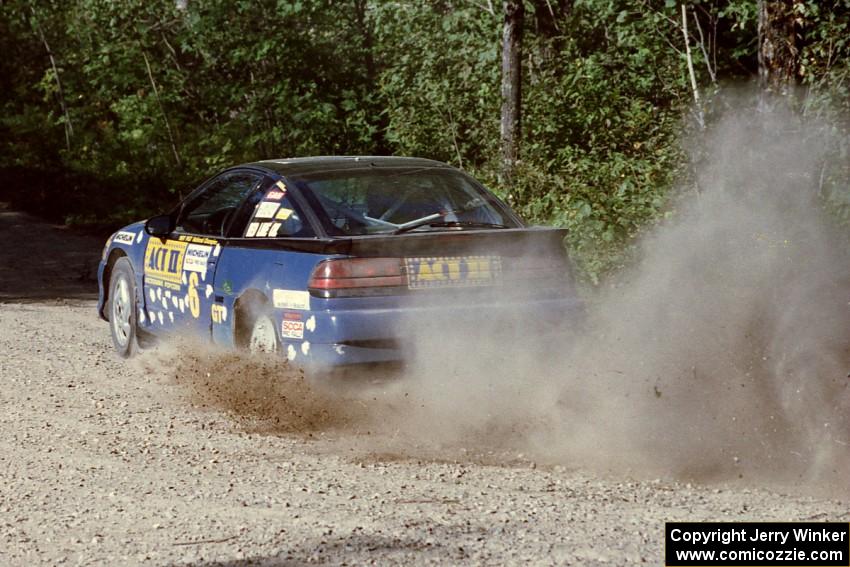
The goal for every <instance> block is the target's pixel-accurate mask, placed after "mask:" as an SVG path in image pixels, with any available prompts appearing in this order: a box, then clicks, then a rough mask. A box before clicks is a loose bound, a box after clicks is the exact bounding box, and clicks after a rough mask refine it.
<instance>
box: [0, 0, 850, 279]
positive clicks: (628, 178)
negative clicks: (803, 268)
mask: <svg viewBox="0 0 850 567" xmlns="http://www.w3.org/2000/svg"><path fill="white" fill-rule="evenodd" d="M509 25H511V26H513V28H512V30H513V31H512V32H511V33H512V35H510V42H512V43H511V47H512V48H513V49H514V51H513V57H514V58H513V59H512V61H513V62H514V66H513V67H504V66H503V56H504V55H505V54H504V53H503V47H504V44H503V37H505V38H508V37H509V34H508V31H506V30H507V28H508V26H509ZM848 25H850V0H831V1H828V2H814V1H802V0H783V1H767V0H728V1H727V0H690V1H688V2H684V3H681V2H677V1H673V0H666V1H664V0H628V1H627V0H527V1H525V2H522V1H519V0H509V1H506V2H495V1H492V0H441V1H434V2H430V1H428V2H425V1H421V2H390V1H382V0H347V1H341V2H331V1H328V0H324V1H321V0H301V1H282V0H281V1H274V0H228V1H225V0H205V1H203V2H201V1H197V0H176V1H175V0H122V1H120V2H110V1H104V0H5V1H3V2H0V52H2V53H3V54H4V57H3V58H2V59H0V68H1V69H2V70H0V81H2V84H0V104H2V112H0V148H2V150H1V151H0V198H3V199H5V200H9V201H12V202H13V203H14V204H15V205H16V206H18V207H21V208H25V209H28V210H33V211H37V212H39V213H41V214H42V215H44V216H47V217H49V218H52V219H55V220H61V221H63V222H66V223H69V224H76V225H88V226H100V227H108V226H116V225H120V224H121V223H122V222H124V221H125V220H129V219H135V218H139V217H143V216H145V215H148V214H150V213H151V212H154V211H155V210H156V209H159V208H162V204H163V203H166V202H168V203H170V202H176V201H177V199H178V198H179V197H180V196H181V195H184V194H185V193H186V192H187V191H188V190H190V189H191V188H192V187H193V186H194V185H196V184H197V183H198V182H199V181H200V180H202V179H204V178H206V177H208V176H209V175H211V174H213V173H215V172H216V171H217V170H219V169H221V168H223V167H226V166H229V165H232V164H236V163H240V162H246V161H254V160H257V159H264V158H273V157H286V156H302V155H317V154H398V155H415V156H422V157H429V158H434V159H438V160H443V161H447V162H449V163H452V164H453V165H456V166H459V167H462V168H464V169H466V170H467V171H469V172H471V173H472V174H473V175H475V176H477V177H479V178H480V179H482V180H483V181H485V183H487V184H488V185H489V186H490V187H491V188H493V189H494V190H496V191H497V193H499V194H501V195H502V196H503V197H505V198H506V199H508V200H509V202H510V203H511V204H512V205H513V206H514V207H516V208H517V209H518V210H519V211H520V212H521V213H522V214H523V215H524V216H525V217H526V218H527V219H528V220H529V221H531V222H534V223H552V224H556V225H559V226H564V227H567V228H569V229H571V236H570V238H569V242H568V245H569V246H570V248H571V252H572V254H573V257H574V259H575V260H576V262H577V265H578V266H579V270H580V273H581V275H582V276H583V278H584V279H585V280H586V281H588V282H592V283H596V282H598V281H600V279H601V278H604V276H605V274H607V273H610V272H611V271H612V270H614V269H616V268H617V267H619V266H621V265H622V264H623V263H624V262H625V261H626V258H627V256H628V250H629V245H630V243H632V242H634V239H635V237H636V236H637V235H639V233H640V232H641V231H642V230H645V229H646V228H647V227H649V226H652V224H653V223H655V222H658V221H659V220H660V219H662V218H663V217H664V215H665V214H673V212H672V210H671V209H670V207H669V203H670V196H671V193H672V190H673V188H674V186H676V187H680V186H687V185H688V180H689V179H690V178H691V175H690V172H691V171H692V170H693V167H694V163H693V160H694V159H698V156H699V150H698V147H699V141H700V132H701V131H702V130H703V129H704V128H705V127H707V126H708V127H710V125H711V123H712V120H713V119H714V118H715V116H717V115H718V114H719V113H720V112H722V110H723V108H722V107H723V104H726V102H725V101H726V100H727V99H726V98H725V97H724V92H726V91H728V90H730V89H731V88H733V85H739V84H741V83H749V84H757V85H758V88H759V89H760V90H761V91H762V92H766V93H770V96H773V97H782V98H783V99H785V100H786V103H787V104H792V105H794V106H795V107H796V108H797V109H798V110H799V111H801V112H803V113H805V114H807V115H810V116H814V117H818V118H821V119H825V120H828V121H830V123H832V124H833V125H834V127H835V129H836V130H838V131H839V133H840V134H841V135H840V136H838V137H837V138H836V139H838V140H844V142H840V141H839V142H838V143H837V145H836V147H835V148H834V155H835V160H833V161H832V162H830V163H825V164H823V167H822V169H821V171H819V172H815V174H814V177H813V178H814V179H816V181H817V183H818V184H819V185H818V190H819V194H820V195H822V196H823V198H824V200H825V202H826V203H827V204H828V205H829V207H830V209H831V210H832V211H833V212H834V213H835V214H836V217H837V218H839V219H840V220H842V221H845V222H846V221H847V220H848V218H850V193H848V191H847V179H848V160H847V152H848V143H847V140H848V137H847V135H846V129H845V128H846V127H845V122H844V120H845V117H846V116H847V113H848V111H850V96H848V95H850V92H848V91H849V90H850V80H848V79H849V77H848V74H850V63H848V59H847V55H848V50H850V45H849V44H848V42H850V33H848ZM508 71H510V72H512V73H513V76H515V77H517V81H518V82H517V83H516V85H515V86H518V87H519V90H518V91H517V90H516V89H515V90H514V91H512V92H513V95H512V96H514V98H512V99H510V100H508V102H507V103H506V98H505V95H504V88H505V84H506V83H505V77H506V73H507V74H508V75H509V74H510V73H508ZM511 101H513V102H515V103H516V104H515V105H514V107H511ZM506 105H507V106H506ZM755 106H756V105H755V104H754V108H755ZM506 107H507V108H508V110H512V111H514V112H515V113H516V117H517V118H516V120H515V121H508V123H507V125H506V122H505V110H506ZM706 125H707V126H706ZM505 128H508V133H509V134H510V133H514V134H516V136H515V137H514V138H513V140H509V142H510V143H512V144H514V145H515V146H514V147H513V148H508V154H506V153H505V152H506V148H505V143H506V141H505V133H506V131H505ZM788 135H793V133H789V134H788ZM683 140H687V141H688V143H687V146H688V150H689V151H685V144H684V143H683ZM511 151H512V152H513V154H511V153H510V152H511ZM506 155H508V156H510V155H513V158H515V159H510V160H508V161H509V162H510V163H508V167H506ZM695 156H697V157H695Z"/></svg>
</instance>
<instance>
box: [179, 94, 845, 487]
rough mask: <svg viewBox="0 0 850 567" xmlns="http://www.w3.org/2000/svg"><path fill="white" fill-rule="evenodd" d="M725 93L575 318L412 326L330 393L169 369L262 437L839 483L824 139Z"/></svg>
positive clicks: (200, 362) (249, 374)
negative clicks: (629, 260) (362, 376)
mask: <svg viewBox="0 0 850 567" xmlns="http://www.w3.org/2000/svg"><path fill="white" fill-rule="evenodd" d="M736 106H737V107H738V110H736V111H728V112H727V113H726V115H725V116H724V117H721V118H719V119H718V120H716V121H715V123H714V125H713V126H710V127H709V128H708V129H707V130H706V131H703V132H700V133H698V137H699V139H698V140H697V141H696V142H695V143H693V144H691V146H692V148H693V157H692V164H694V168H695V171H696V174H695V175H694V176H693V177H692V178H689V180H688V181H687V182H683V183H682V187H681V189H680V190H679V191H678V192H677V194H676V195H675V196H674V198H673V199H672V204H671V209H670V214H669V215H668V217H667V218H666V220H665V221H664V222H663V223H662V224H661V225H659V226H658V227H657V229H655V230H654V231H653V232H652V233H651V234H649V235H647V236H646V237H644V238H643V239H642V240H641V242H640V243H639V244H638V245H637V249H638V250H637V253H636V261H635V263H634V266H633V267H632V268H630V269H627V270H625V271H624V272H623V273H622V274H620V275H619V276H617V277H616V279H615V281H613V282H609V283H608V284H606V286H604V287H603V288H602V289H601V290H598V291H596V292H594V293H593V294H592V296H591V297H588V298H586V299H587V317H586V320H585V321H584V322H583V323H582V324H581V327H580V329H578V332H577V329H576V328H574V324H575V322H572V321H568V322H566V323H565V328H564V329H562V330H561V331H562V332H554V333H553V332H546V333H542V332H541V331H540V330H539V329H538V328H537V327H536V326H535V322H534V321H531V320H528V318H527V317H523V315H522V314H520V313H517V314H516V317H515V318H514V320H513V321H511V322H510V323H508V324H505V322H504V320H500V321H499V322H493V324H492V325H491V326H492V328H486V325H485V326H484V327H482V324H481V321H477V322H475V323H471V322H464V321H451V322H449V323H450V324H446V322H443V323H442V324H439V325H435V324H428V323H427V322H426V323H422V322H418V323H417V325H416V327H415V328H416V337H415V339H416V340H415V345H416V348H415V353H414V355H413V357H412V359H411V360H410V363H409V364H408V366H407V369H406V371H405V373H404V376H402V377H401V379H399V380H394V381H388V382H383V383H381V384H380V385H377V386H376V385H365V384H364V386H363V388H362V389H360V390H358V389H357V388H349V389H346V390H345V393H344V394H339V393H335V392H334V391H333V389H332V388H315V387H312V386H308V384H307V383H305V382H304V380H303V379H302V378H301V377H300V376H293V375H292V371H291V370H289V369H286V368H281V366H280V365H282V364H285V363H281V362H277V361H268V360H259V361H255V360H248V359H246V358H244V357H242V356H240V355H237V354H225V355H223V354H205V355H203V356H196V355H193V354H191V353H190V354H188V355H187V354H185V353H184V354H182V355H181V356H180V357H179V363H178V364H179V365H180V368H181V370H180V372H178V373H177V374H179V375H181V376H182V377H183V378H182V380H184V382H186V383H188V384H189V389H190V390H191V391H192V392H193V393H192V398H193V399H194V400H195V401H196V402H199V403H201V404H208V405H210V406H215V407H219V408H223V409H225V410H226V411H228V412H229V413H231V414H232V415H235V416H242V418H244V419H249V420H253V421H252V422H261V423H263V424H265V425H264V426H265V427H266V428H267V430H268V431H270V432H274V431H280V432H290V431H302V432H303V431H315V430H317V429H335V430H338V431H349V432H350V433H352V435H351V437H352V441H351V443H352V444H355V443H360V442H361V441H362V440H361V439H360V437H361V436H358V435H357V434H358V433H363V432H366V431H368V432H369V433H370V436H369V443H371V444H372V445H371V446H372V448H373V450H376V451H378V450H382V451H391V452H396V453H399V454H404V453H405V452H408V453H409V454H411V455H413V454H415V453H416V452H417V451H424V449H423V448H424V447H427V448H428V449H427V450H428V452H429V453H430V454H439V452H440V451H441V450H443V451H445V452H446V454H458V453H457V451H458V450H459V449H460V450H462V451H467V450H470V449H471V450H473V451H478V452H484V451H487V450H498V451H507V452H509V453H511V454H522V455H524V456H527V458H529V459H533V460H535V461H536V462H540V463H544V464H545V463H550V464H562V465H566V466H574V467H577V468H593V469H596V470H612V471H619V472H622V471H625V472H627V473H628V474H633V475H636V476H644V475H653V476H654V475H658V476H665V477H672V478H679V479H688V480H691V479H693V480H698V481H717V480H719V481H728V480H736V479H744V481H745V482H759V483H770V482H776V483H789V482H794V483H797V482H800V481H804V482H810V483H820V484H821V485H822V486H826V487H830V486H838V485H839V484H840V485H841V486H843V485H844V484H846V474H847V473H848V472H850V461H848V449H850V447H848V443H850V423H848V422H850V391H849V390H848V386H850V379H848V371H850V303H848V302H850V261H848V260H850V258H848V247H847V245H846V244H847V240H846V235H845V234H843V233H842V232H841V231H839V230H837V229H836V228H835V226H834V223H833V222H832V221H831V220H830V219H829V217H828V215H827V214H826V213H825V212H824V210H823V209H822V206H821V199H820V195H819V192H820V191H821V185H822V183H823V179H824V171H827V169H826V168H827V165H826V164H827V163H828V158H829V152H830V151H831V148H832V147H833V142H834V137H833V136H834V134H833V131H832V130H831V129H830V128H829V127H828V125H819V124H812V123H810V122H807V121H806V120H805V119H803V118H802V117H801V116H799V115H798V114H795V113H791V112H786V111H783V110H779V109H774V110H772V111H769V112H768V111H764V110H761V111H760V110H757V109H756V105H755V104H752V105H750V104H737V103H736ZM529 253H533V251H529ZM496 299H497V298H494V300H496ZM567 335H569V338H567ZM281 376H288V377H287V378H285V379H283V380H282V379H281ZM375 433H378V435H376V434H375ZM355 438H357V439H356V440H355ZM367 445H368V443H367Z"/></svg>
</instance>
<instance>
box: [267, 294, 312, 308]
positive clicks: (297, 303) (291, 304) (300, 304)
mask: <svg viewBox="0 0 850 567" xmlns="http://www.w3.org/2000/svg"><path fill="white" fill-rule="evenodd" d="M272 299H273V301H274V306H275V307H277V308H279V309H300V310H302V311H306V310H308V309H310V292H308V291H296V290H294V289H276V290H274V291H273V292H272Z"/></svg>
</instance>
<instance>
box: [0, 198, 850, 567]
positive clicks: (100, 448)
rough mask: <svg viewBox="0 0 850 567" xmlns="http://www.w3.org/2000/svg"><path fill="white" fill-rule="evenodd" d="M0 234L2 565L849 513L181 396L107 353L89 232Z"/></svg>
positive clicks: (15, 219) (634, 550) (643, 554)
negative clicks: (264, 421)
mask: <svg viewBox="0 0 850 567" xmlns="http://www.w3.org/2000/svg"><path fill="white" fill-rule="evenodd" d="M32 235H37V237H36V238H33V237H32ZM0 238H3V240H4V242H6V246H4V251H3V253H2V255H0V262H2V264H0V270H2V271H0V285H2V288H0V296H2V298H3V300H4V301H5V302H4V303H2V304H0V353H2V359H0V360H2V362H0V367H1V368H2V379H3V388H2V390H0V404H2V410H0V419H2V422H3V426H2V427H3V432H4V435H3V436H2V438H0V447H2V449H0V470H2V471H3V472H2V480H3V482H2V488H0V564H3V565H34V564H45V565H57V564H66V565H78V564H86V565H90V564H97V565H121V564H144V565H172V564H178V565H188V564H192V565H254V564H259V565H297V564H304V563H331V564H352V565H353V564H381V565H385V564H411V563H434V564H493V565H495V564H527V563H534V564H580V565H599V564H606V565H607V564H613V565H632V564H639V563H648V564H655V565H658V564H661V563H662V546H663V542H662V539H663V528H664V522H665V521H667V520H694V521H700V520H744V519H746V520H783V521H787V520H802V519H824V520H825V519H831V520H840V519H845V520H846V518H847V517H848V507H847V505H846V503H843V502H841V501H838V500H835V499H830V498H817V497H813V496H806V495H804V494H803V493H802V492H798V491H797V490H796V489H794V488H787V489H780V490H777V489H773V490H769V489H766V488H762V487H758V486H739V485H734V486H732V485H719V484H713V485H692V484H688V483H684V482H677V481H675V480H660V479H641V478H639V477H636V478H630V477H629V476H628V475H625V474H622V473H613V472H608V473H605V474H601V473H600V472H598V471H596V472H594V471H592V470H585V469H583V468H582V467H581V466H580V464H575V463H565V464H564V465H561V466H555V465H547V466H543V465H536V464H535V463H533V462H531V461H529V460H528V459H526V458H523V456H522V455H517V454H513V453H499V452H489V453H486V454H483V455H482V454H474V453H470V454H468V455H467V456H464V454H463V453H461V452H457V451H454V452H451V453H447V454H446V455H444V456H442V457H441V456H440V455H439V454H434V453H433V452H423V453H421V454H418V455H417V453H416V451H408V452H399V451H389V450H388V451H383V450H381V447H382V440H381V435H387V436H389V435H390V434H389V433H380V432H375V433H374V434H375V435H377V437H372V435H373V433H372V432H366V431H364V430H363V429H362V428H355V429H350V428H346V427H343V426H339V427H334V426H329V427H302V428H301V430H300V431H298V430H287V431H284V430H281V429H278V430H272V431H268V430H266V431H263V430H262V429H260V428H257V427H250V426H247V425H246V421H245V420H240V419H238V418H236V417H234V416H233V414H232V413H231V412H228V411H225V409H223V408H221V407H220V406H219V405H216V404H212V405H208V404H205V402H204V399H203V398H198V396H193V395H191V392H190V390H191V388H187V387H186V385H185V384H181V382H180V379H181V376H180V369H181V368H183V369H184V370H185V368H186V366H185V365H186V364H187V363H186V362H185V361H184V362H183V363H182V364H183V366H182V367H181V365H180V364H176V365H175V364H171V363H168V362H167V360H168V358H169V357H168V356H164V355H161V354H156V353H154V354H151V355H147V357H143V358H142V359H141V360H139V361H134V362H130V363H128V362H125V361H122V360H119V359H118V358H116V357H115V356H114V355H113V353H112V347H111V343H110V340H109V331H108V327H107V325H106V323H104V322H102V321H100V320H99V319H98V318H97V316H96V314H95V310H94V302H93V301H92V300H91V298H90V297H91V293H92V287H91V286H92V285H93V284H92V282H91V279H90V278H91V273H90V270H89V269H88V268H86V266H88V265H90V263H91V262H92V261H96V259H97V256H98V254H99V253H100V247H101V243H100V242H99V241H98V240H93V239H89V238H87V237H81V236H77V235H73V234H70V235H69V234H67V233H66V232H63V231H62V230H61V229H58V228H56V227H51V226H49V225H46V224H43V223H39V222H37V221H35V220H34V219H31V218H29V217H25V216H22V215H20V214H17V213H11V212H8V211H0ZM16 246H19V248H16ZM24 258H26V259H27V260H26V261H24V260H23V259H24ZM65 261H67V262H68V263H70V264H71V265H72V266H73V267H74V270H76V275H73V274H72V275H68V274H64V272H63V271H62V270H60V267H61V266H62V265H64V264H65ZM31 274H32V275H31ZM29 281H33V282H35V284H34V285H33V286H30V285H28V283H27V282H29ZM52 281H53V282H55V285H53V286H52V287H51V282H52ZM170 356H171V357H172V359H173V355H170ZM163 360H166V362H163ZM190 363H191V360H190ZM205 405H207V407H204V406H205ZM364 438H369V439H368V441H369V442H368V443H364V442H363V439H364Z"/></svg>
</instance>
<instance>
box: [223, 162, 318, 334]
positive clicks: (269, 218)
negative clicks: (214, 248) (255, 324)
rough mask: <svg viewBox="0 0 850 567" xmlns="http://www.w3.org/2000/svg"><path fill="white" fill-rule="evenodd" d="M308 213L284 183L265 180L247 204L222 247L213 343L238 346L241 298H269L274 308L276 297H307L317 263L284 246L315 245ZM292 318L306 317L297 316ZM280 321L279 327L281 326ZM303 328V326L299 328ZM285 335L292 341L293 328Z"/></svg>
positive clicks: (278, 315) (276, 179)
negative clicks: (238, 303) (237, 312)
mask: <svg viewBox="0 0 850 567" xmlns="http://www.w3.org/2000/svg"><path fill="white" fill-rule="evenodd" d="M305 212H306V209H305V208H304V207H302V205H301V204H300V203H299V202H298V200H297V199H295V198H294V196H293V194H292V192H291V191H290V187H289V186H287V184H286V183H285V182H284V180H283V179H279V178H276V177H265V178H264V179H263V180H262V181H261V183H260V184H259V186H258V187H257V189H256V190H255V191H253V192H252V193H251V195H250V196H249V197H248V198H247V199H246V200H245V202H244V203H243V205H242V206H241V207H240V209H239V211H237V213H236V215H235V216H234V221H233V223H232V224H231V225H230V227H229V229H228V235H229V236H230V238H228V239H227V240H226V241H225V242H223V243H222V248H221V253H220V255H219V257H218V263H217V268H216V272H215V284H214V287H213V300H214V305H213V306H212V307H211V309H212V312H213V326H212V334H213V341H215V342H216V343H221V344H224V345H234V344H236V342H235V341H236V336H235V332H236V328H235V326H234V321H233V317H231V316H230V314H232V313H234V310H235V307H236V300H237V299H238V298H239V297H248V296H253V297H254V299H255V300H256V298H257V297H258V296H264V297H265V298H266V300H267V301H268V303H269V304H270V305H274V304H275V299H274V298H275V294H276V293H277V295H278V296H279V295H280V294H281V292H289V295H295V296H298V297H301V298H304V296H306V294H307V292H306V281H307V278H308V275H309V273H310V270H311V269H312V267H313V265H314V264H315V262H316V260H315V258H314V257H312V256H311V255H310V254H305V253H303V252H298V251H296V250H287V249H286V247H285V246H283V247H282V246H280V245H279V244H276V243H275V242H276V241H277V242H278V243H279V242H280V240H278V239H282V240H286V241H288V242H290V243H291V244H295V243H296V242H300V243H302V244H303V243H305V242H312V241H314V240H315V237H316V232H315V229H314V227H313V226H312V224H311V222H310V221H309V220H308V218H307V216H306V215H305ZM290 315H291V316H298V318H299V321H300V317H301V315H300V314H299V313H292V314H290ZM281 316H282V315H281V314H280V313H277V314H276V315H275V318H276V321H275V322H276V324H280V320H277V318H278V317H281ZM299 324H300V325H301V326H302V327H303V322H299V323H293V325H296V326H297V325H299ZM280 333H281V334H282V336H283V337H284V338H286V337H287V328H283V329H281V331H280Z"/></svg>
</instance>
